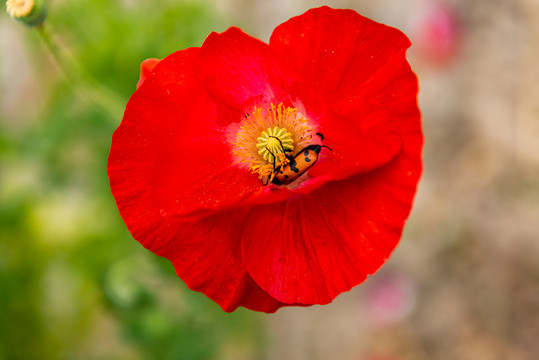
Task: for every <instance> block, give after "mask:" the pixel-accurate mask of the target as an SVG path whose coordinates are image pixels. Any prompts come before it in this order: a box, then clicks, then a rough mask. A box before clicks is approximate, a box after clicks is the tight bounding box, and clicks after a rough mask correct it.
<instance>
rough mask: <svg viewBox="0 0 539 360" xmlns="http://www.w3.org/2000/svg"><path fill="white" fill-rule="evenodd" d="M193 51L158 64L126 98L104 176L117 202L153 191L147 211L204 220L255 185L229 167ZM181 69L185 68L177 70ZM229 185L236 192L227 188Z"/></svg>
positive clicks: (225, 144)
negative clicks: (200, 79)
mask: <svg viewBox="0 0 539 360" xmlns="http://www.w3.org/2000/svg"><path fill="white" fill-rule="evenodd" d="M198 51H199V50H198V49H195V48H192V49H188V50H184V51H180V52H177V53H175V54H172V55H170V56H168V57H167V58H165V59H163V60H161V62H160V63H159V64H158V65H157V66H156V67H155V68H154V69H153V70H152V76H151V77H148V78H147V79H146V80H145V82H144V83H143V85H142V86H141V87H140V88H139V89H138V90H137V91H136V92H135V93H134V94H133V96H132V97H131V99H130V101H129V103H128V105H127V107H126V111H125V114H124V119H123V120H122V124H121V125H120V126H119V127H118V129H117V130H116V131H115V133H114V135H113V141H112V146H111V152H110V155H109V164H108V172H109V177H110V179H111V188H112V191H113V193H114V194H115V196H116V198H117V199H119V198H126V197H129V198H133V201H137V200H136V198H137V197H138V196H140V194H141V193H142V192H151V193H152V195H153V196H152V197H151V198H150V201H151V202H150V203H147V204H142V203H138V206H139V207H140V208H141V211H143V210H144V209H145V208H153V207H156V208H158V210H159V211H160V212H161V213H162V214H163V215H165V216H179V215H191V216H205V215H208V214H209V213H211V211H212V210H214V209H217V208H219V209H220V208H221V207H226V206H231V205H233V204H237V203H238V202H239V201H240V200H241V199H242V198H244V197H246V196H248V195H250V194H251V193H252V192H253V191H255V190H257V189H259V188H260V186H261V184H260V181H259V180H258V179H257V178H256V176H252V175H251V174H250V173H249V172H248V171H246V170H244V169H239V168H238V167H237V166H231V164H233V162H234V160H233V158H232V151H231V145H230V144H229V142H228V141H227V139H226V138H225V137H224V132H223V131H224V130H223V129H222V127H220V126H219V125H218V124H217V123H216V122H215V104H214V103H212V102H211V101H210V99H209V98H208V95H207V93H206V92H205V91H204V89H203V88H202V85H201V84H200V82H199V80H198V78H197V76H196V73H197V67H196V64H197V60H198ZM178 69H182V71H178ZM230 186H233V187H234V189H235V191H225V189H227V188H228V187H230Z"/></svg>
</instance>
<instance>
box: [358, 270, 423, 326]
mask: <svg viewBox="0 0 539 360" xmlns="http://www.w3.org/2000/svg"><path fill="white" fill-rule="evenodd" d="M373 280H374V282H373V283H372V284H371V285H370V286H369V287H368V288H367V293H366V299H365V305H366V311H367V315H368V317H369V318H370V319H371V321H372V322H373V323H374V324H376V325H389V324H394V323H397V322H399V321H402V320H403V319H405V318H406V317H407V316H408V315H409V314H410V313H411V312H412V310H413V309H414V307H415V300H416V289H415V286H414V284H413V283H412V281H411V280H410V279H409V278H407V277H405V276H404V275H401V274H388V275H379V276H377V277H376V278H374V279H373Z"/></svg>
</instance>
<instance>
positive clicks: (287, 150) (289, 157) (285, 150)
mask: <svg viewBox="0 0 539 360" xmlns="http://www.w3.org/2000/svg"><path fill="white" fill-rule="evenodd" d="M270 137H272V138H274V139H277V141H279V144H281V150H283V154H284V156H286V158H287V159H288V160H289V161H290V160H292V159H293V158H294V157H293V156H292V155H286V153H287V152H291V153H293V152H294V150H293V149H285V148H284V145H283V142H282V141H281V139H279V138H278V137H276V136H270ZM268 151H269V149H268Z"/></svg>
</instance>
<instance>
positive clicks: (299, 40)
mask: <svg viewBox="0 0 539 360" xmlns="http://www.w3.org/2000/svg"><path fill="white" fill-rule="evenodd" d="M409 45H410V42H409V40H408V39H407V38H406V36H405V35H404V34H403V33H401V32H400V31H399V30H397V29H394V28H391V27H388V26H385V25H382V24H379V23H376V22H374V21H372V20H369V19H367V18H365V17H363V16H361V15H359V14H358V13H356V12H355V11H352V10H334V9H330V8H328V7H322V8H318V9H312V10H309V11H307V12H306V13H305V14H303V15H301V16H298V17H295V18H292V19H290V20H289V21H287V22H285V23H284V24H281V25H280V26H278V27H277V28H276V29H275V31H274V32H273V35H272V36H271V39H270V47H271V49H272V50H274V51H275V53H276V54H277V55H278V56H279V57H280V58H282V59H288V64H287V66H288V67H289V68H290V71H293V72H294V73H297V74H298V77H299V78H300V80H299V81H298V83H297V95H298V97H299V98H300V99H301V101H302V102H303V104H304V106H305V109H306V112H307V115H308V116H309V117H311V118H313V119H316V120H317V121H318V123H319V129H318V130H319V131H320V132H322V133H323V134H324V135H325V137H326V139H327V141H326V142H325V143H326V144H327V145H329V146H330V147H331V148H332V149H333V150H334V153H330V152H326V155H325V156H326V157H327V159H326V160H327V161H323V160H324V159H323V158H322V159H321V161H320V164H317V165H316V166H315V167H313V169H311V171H310V175H311V176H313V175H316V176H320V175H328V174H329V175H330V176H331V177H332V178H336V179H339V178H344V177H347V176H350V175H352V174H354V173H357V172H364V171H368V170H371V169H374V168H377V167H379V166H382V165H384V164H386V163H387V162H388V161H390V160H391V159H392V158H393V157H394V156H395V155H397V154H398V152H399V151H400V148H401V142H402V139H401V138H400V132H401V131H407V130H406V129H403V128H405V127H407V126H412V127H413V128H414V131H416V130H417V127H418V124H419V112H418V110H417V104H416V95H417V80H416V78H415V76H414V75H413V73H412V72H411V70H410V67H409V66H408V63H407V62H406V59H405V51H406V49H407V48H408V46H409ZM403 87H404V88H405V89H406V90H407V91H409V94H407V96H405V97H404V98H402V97H398V96H395V93H396V92H397V91H398V92H399V93H402V88H403ZM397 107H398V109H396V108H397ZM410 113H413V114H414V116H415V118H414V119H413V124H408V123H403V120H402V118H401V117H402V115H403V114H410Z"/></svg>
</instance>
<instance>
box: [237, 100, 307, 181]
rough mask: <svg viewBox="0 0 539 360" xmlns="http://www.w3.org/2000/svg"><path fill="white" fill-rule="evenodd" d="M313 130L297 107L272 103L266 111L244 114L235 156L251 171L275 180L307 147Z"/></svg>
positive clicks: (259, 110) (260, 110)
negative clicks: (277, 174)
mask: <svg viewBox="0 0 539 360" xmlns="http://www.w3.org/2000/svg"><path fill="white" fill-rule="evenodd" d="M312 134H313V130H312V128H311V127H310V126H309V124H308V122H307V120H306V119H305V118H304V117H303V116H301V114H298V110H297V109H296V108H291V107H285V106H284V105H283V104H282V103H281V104H279V105H278V106H275V105H274V104H271V107H270V108H268V109H267V110H265V111H264V110H263V109H262V108H259V107H255V108H254V110H253V112H251V113H248V114H245V119H244V120H243V122H242V124H241V127H240V129H239V131H238V132H237V134H236V142H235V143H234V144H233V146H234V151H233V152H234V155H236V156H237V157H238V159H239V161H240V163H247V164H249V170H251V171H252V172H253V173H254V174H258V178H259V179H262V178H264V177H266V178H268V180H269V181H272V180H273V178H274V176H275V170H276V169H277V168H279V167H280V166H284V165H286V164H287V163H288V162H289V160H288V158H289V157H291V156H293V155H294V154H295V153H296V152H298V151H299V150H301V149H303V148H304V147H305V146H307V143H308V141H309V140H310V139H311V138H312V136H313V135H312Z"/></svg>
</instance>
